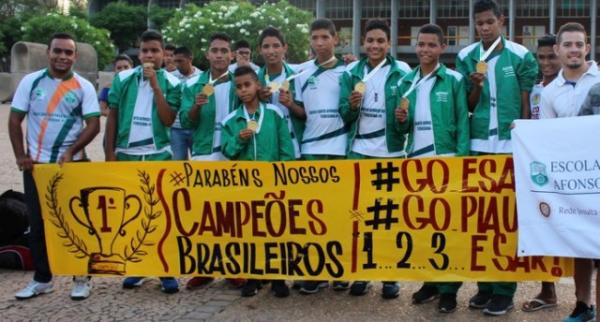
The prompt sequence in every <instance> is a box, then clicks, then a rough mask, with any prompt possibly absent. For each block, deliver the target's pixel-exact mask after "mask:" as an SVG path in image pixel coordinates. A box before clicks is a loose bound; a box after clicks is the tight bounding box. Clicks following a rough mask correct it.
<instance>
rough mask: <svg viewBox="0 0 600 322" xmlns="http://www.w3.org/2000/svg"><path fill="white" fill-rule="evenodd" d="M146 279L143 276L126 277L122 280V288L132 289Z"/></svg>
mask: <svg viewBox="0 0 600 322" xmlns="http://www.w3.org/2000/svg"><path fill="white" fill-rule="evenodd" d="M145 281H146V279H145V278H143V277H127V278H125V279H124V280H123V288H126V289H132V288H136V287H140V286H142V284H144V282H145Z"/></svg>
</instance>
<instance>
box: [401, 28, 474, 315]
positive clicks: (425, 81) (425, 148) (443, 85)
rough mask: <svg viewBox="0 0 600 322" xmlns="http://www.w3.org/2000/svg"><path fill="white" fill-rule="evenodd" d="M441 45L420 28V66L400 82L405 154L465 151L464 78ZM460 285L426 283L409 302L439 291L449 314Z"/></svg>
mask: <svg viewBox="0 0 600 322" xmlns="http://www.w3.org/2000/svg"><path fill="white" fill-rule="evenodd" d="M444 49H446V42H445V39H444V34H443V32H442V29H441V28H440V27H439V26H438V25H432V24H428V25H424V26H422V27H421V29H420V30H419V33H418V35H417V47H416V53H417V58H418V59H419V66H418V67H417V68H415V69H414V70H413V71H412V72H411V73H410V74H408V75H406V76H405V77H404V78H403V79H402V80H401V81H400V85H399V93H400V95H402V99H401V102H403V104H404V105H403V106H402V104H401V106H400V108H398V109H396V118H397V120H398V122H399V127H400V132H401V133H403V134H408V144H407V148H406V150H407V151H406V153H407V155H408V157H409V158H420V157H433V156H465V155H469V152H470V151H469V110H468V106H467V96H466V90H465V78H464V77H463V76H462V75H461V74H460V73H458V72H455V71H453V70H451V69H448V68H446V66H444V65H443V64H440V62H439V58H440V56H441V55H442V53H443V52H444ZM460 285H461V284H460V283H430V282H426V283H424V284H423V286H422V287H421V289H420V290H419V291H417V292H415V293H414V294H413V295H412V299H413V303H414V304H422V303H426V302H429V301H431V300H433V299H435V298H436V297H437V296H438V295H439V297H440V300H439V303H438V311H439V312H441V313H451V312H454V311H455V310H456V292H457V290H458V288H459V287H460Z"/></svg>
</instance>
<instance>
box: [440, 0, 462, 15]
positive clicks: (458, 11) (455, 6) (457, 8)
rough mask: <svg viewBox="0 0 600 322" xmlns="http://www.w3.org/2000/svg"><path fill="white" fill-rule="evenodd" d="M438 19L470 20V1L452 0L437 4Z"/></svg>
mask: <svg viewBox="0 0 600 322" xmlns="http://www.w3.org/2000/svg"><path fill="white" fill-rule="evenodd" d="M437 16H438V18H445V19H447V18H468V17H469V0H451V1H438V2H437Z"/></svg>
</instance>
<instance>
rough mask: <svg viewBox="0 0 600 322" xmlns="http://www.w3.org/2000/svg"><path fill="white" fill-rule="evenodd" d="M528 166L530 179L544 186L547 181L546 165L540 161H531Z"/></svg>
mask: <svg viewBox="0 0 600 322" xmlns="http://www.w3.org/2000/svg"><path fill="white" fill-rule="evenodd" d="M529 167H530V172H531V181H533V183H535V184H536V185H538V186H540V187H543V186H545V185H546V184H547V183H548V174H547V173H546V165H545V164H543V163H541V162H537V161H533V162H531V164H530V165H529Z"/></svg>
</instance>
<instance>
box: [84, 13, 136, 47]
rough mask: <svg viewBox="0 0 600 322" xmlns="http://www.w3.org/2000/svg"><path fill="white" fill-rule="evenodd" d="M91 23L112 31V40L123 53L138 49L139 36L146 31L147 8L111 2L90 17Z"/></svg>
mask: <svg viewBox="0 0 600 322" xmlns="http://www.w3.org/2000/svg"><path fill="white" fill-rule="evenodd" d="M90 23H91V24H92V25H93V26H95V27H98V28H104V29H106V30H109V31H110V38H111V39H112V41H113V42H114V44H115V45H116V46H117V48H119V51H123V50H125V49H127V48H129V47H136V45H137V39H138V37H139V35H140V34H141V33H142V32H143V31H144V30H146V7H144V6H135V5H128V4H127V3H124V2H111V3H109V4H108V5H107V6H106V7H104V8H103V9H102V10H100V11H99V12H97V13H96V14H94V15H92V16H91V17H90Z"/></svg>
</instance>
